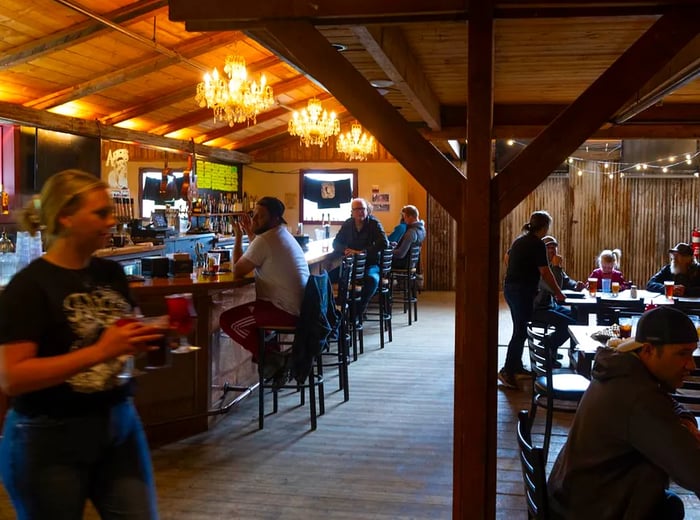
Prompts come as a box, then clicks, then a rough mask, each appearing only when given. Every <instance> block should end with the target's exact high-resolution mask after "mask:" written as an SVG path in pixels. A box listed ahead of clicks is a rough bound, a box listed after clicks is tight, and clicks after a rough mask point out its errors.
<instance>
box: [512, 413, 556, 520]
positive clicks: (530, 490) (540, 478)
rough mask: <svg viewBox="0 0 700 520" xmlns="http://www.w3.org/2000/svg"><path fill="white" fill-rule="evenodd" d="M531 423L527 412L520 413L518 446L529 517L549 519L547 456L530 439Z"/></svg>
mask: <svg viewBox="0 0 700 520" xmlns="http://www.w3.org/2000/svg"><path fill="white" fill-rule="evenodd" d="M530 424H531V421H530V419H529V417H528V413H527V410H521V411H520V412H519V413H518V432H517V434H518V446H519V447H520V467H521V468H522V471H523V484H524V486H525V500H526V502H527V517H528V518H531V519H535V520H548V519H549V496H548V493H547V475H546V471H545V455H544V453H543V451H542V448H535V447H534V446H533V445H532V440H531V437H530Z"/></svg>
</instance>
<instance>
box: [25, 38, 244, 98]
mask: <svg viewBox="0 0 700 520" xmlns="http://www.w3.org/2000/svg"><path fill="white" fill-rule="evenodd" d="M243 38H244V36H243V34H242V33H213V34H204V35H202V36H198V37H196V38H191V39H189V40H186V41H184V42H182V43H180V44H178V45H177V46H176V47H175V49H174V50H173V51H174V52H173V54H172V55H170V56H164V55H162V54H158V55H156V56H154V57H152V58H147V59H139V60H136V61H135V62H134V63H132V64H131V65H129V66H127V67H123V68H121V69H118V70H115V71H113V72H110V73H108V74H104V75H102V76H99V77H97V78H93V79H91V80H90V81H85V82H84V83H80V84H78V85H72V86H70V87H67V88H64V89H61V90H58V91H56V92H52V93H50V94H47V95H46V96H42V97H40V98H38V99H34V100H32V101H29V102H27V103H25V104H24V106H26V107H28V108H37V109H41V110H46V109H48V108H52V107H55V106H58V105H62V104H63V103H68V102H69V101H74V100H76V99H80V98H82V97H85V96H89V95H90V94H94V93H95V92H99V91H100V90H105V89H108V88H110V87H114V86H115V85H119V84H120V83H125V82H127V81H131V80H134V79H137V78H140V77H141V76H145V75H147V74H152V73H154V72H157V71H158V70H161V69H164V68H166V67H170V66H172V65H175V64H177V63H181V62H183V61H185V60H188V59H189V58H192V57H195V56H199V55H200V54H204V53H206V52H210V51H211V50H213V49H215V48H217V47H223V46H224V45H228V44H230V43H234V42H235V41H238V40H241V39H243ZM200 68H201V69H203V70H205V69H206V67H205V66H204V65H201V66H200Z"/></svg>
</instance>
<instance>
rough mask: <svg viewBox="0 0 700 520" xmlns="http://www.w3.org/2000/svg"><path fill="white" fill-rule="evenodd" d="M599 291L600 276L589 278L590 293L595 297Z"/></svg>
mask: <svg viewBox="0 0 700 520" xmlns="http://www.w3.org/2000/svg"><path fill="white" fill-rule="evenodd" d="M597 292H598V278H589V279H588V293H589V294H590V295H591V296H593V297H594V298H595V294H596V293H597Z"/></svg>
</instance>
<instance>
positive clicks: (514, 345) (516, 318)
mask: <svg viewBox="0 0 700 520" xmlns="http://www.w3.org/2000/svg"><path fill="white" fill-rule="evenodd" d="M536 291H537V287H528V286H522V285H513V284H505V285H504V286H503V295H504V296H505V298H506V302H507V303H508V307H509V308H510V317H511V319H512V320H513V335H512V336H511V338H510V342H509V343H508V352H507V354H506V362H505V364H504V365H503V369H504V370H505V371H506V372H508V373H511V374H513V373H515V372H518V371H519V370H522V369H523V348H524V347H525V341H526V340H527V323H528V322H529V321H530V320H531V319H532V302H533V301H534V299H535V293H536Z"/></svg>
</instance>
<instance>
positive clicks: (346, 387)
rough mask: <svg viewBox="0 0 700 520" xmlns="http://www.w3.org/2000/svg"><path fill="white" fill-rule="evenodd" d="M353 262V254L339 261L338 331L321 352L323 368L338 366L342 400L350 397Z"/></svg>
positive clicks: (336, 301)
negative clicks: (333, 345) (349, 366)
mask: <svg viewBox="0 0 700 520" xmlns="http://www.w3.org/2000/svg"><path fill="white" fill-rule="evenodd" d="M354 263H355V257H354V256H346V257H344V258H343V260H342V262H341V265H340V278H339V279H338V292H337V294H336V298H335V303H336V305H335V307H336V310H337V311H338V315H339V317H340V323H339V326H338V333H337V334H335V335H334V336H332V337H330V338H329V339H328V346H327V348H325V349H324V350H323V352H322V357H323V369H324V370H325V368H327V367H338V389H339V390H342V391H343V401H348V400H349V399H350V382H349V376H348V358H349V357H350V343H351V341H352V330H351V327H352V325H351V319H352V318H351V315H350V306H351V297H352V292H351V280H352V269H353V265H354ZM332 343H335V344H336V349H335V351H333V349H332V348H331V344H332Z"/></svg>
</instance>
